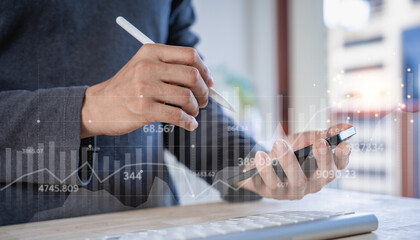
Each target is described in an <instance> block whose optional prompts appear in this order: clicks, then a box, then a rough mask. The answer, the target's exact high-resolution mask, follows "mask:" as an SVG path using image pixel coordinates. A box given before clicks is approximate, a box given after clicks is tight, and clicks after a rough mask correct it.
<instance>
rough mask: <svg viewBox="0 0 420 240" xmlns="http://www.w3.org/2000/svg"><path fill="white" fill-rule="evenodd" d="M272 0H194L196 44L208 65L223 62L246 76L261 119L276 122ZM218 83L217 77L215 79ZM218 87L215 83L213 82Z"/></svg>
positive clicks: (274, 23) (275, 64)
mask: <svg viewBox="0 0 420 240" xmlns="http://www.w3.org/2000/svg"><path fill="white" fill-rule="evenodd" d="M275 2H276V1H275V0H229V1H226V0H211V1H205V0H193V4H194V7H195V10H196V15H197V23H196V24H195V25H194V27H193V31H194V32H195V33H197V34H198V35H199V37H200V40H201V41H200V43H199V44H198V46H197V48H198V50H199V51H200V53H201V54H202V55H203V56H204V58H205V61H206V63H207V64H208V66H209V67H210V68H211V69H214V68H215V67H218V66H220V65H224V66H225V67H227V68H228V69H230V70H232V71H234V72H235V73H239V74H242V75H245V76H247V77H249V78H250V79H251V80H252V83H253V86H254V87H255V93H254V94H255V95H256V97H257V98H256V99H257V102H258V107H259V109H260V111H261V114H262V117H263V120H264V121H271V122H275V118H276V106H275V104H276V95H277V55H276V54H277V39H276V34H277V33H276V15H275V14H276V8H275V6H276V5H275V4H276V3H275ZM216 83H217V79H216ZM216 87H217V84H216Z"/></svg>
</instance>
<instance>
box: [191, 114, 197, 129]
mask: <svg viewBox="0 0 420 240" xmlns="http://www.w3.org/2000/svg"><path fill="white" fill-rule="evenodd" d="M191 118H192V120H191V121H192V126H193V129H196V128H197V127H198V122H197V120H196V119H195V118H194V117H191Z"/></svg>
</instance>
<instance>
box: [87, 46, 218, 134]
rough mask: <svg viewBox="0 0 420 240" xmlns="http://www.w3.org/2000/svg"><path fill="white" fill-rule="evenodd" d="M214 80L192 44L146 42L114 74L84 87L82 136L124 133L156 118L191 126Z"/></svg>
mask: <svg viewBox="0 0 420 240" xmlns="http://www.w3.org/2000/svg"><path fill="white" fill-rule="evenodd" d="M212 85H213V79H212V77H211V74H210V72H209V70H208V68H207V67H206V66H205V65H204V63H203V62H202V60H201V58H200V56H199V55H198V54H197V52H196V51H195V50H194V49H193V48H187V47H174V46H166V45H160V44H146V45H143V46H142V47H141V48H140V50H139V51H138V52H137V53H136V55H134V57H133V58H132V59H131V60H130V61H129V62H128V63H127V64H126V65H125V66H124V67H123V68H122V69H121V70H120V71H119V72H118V73H117V74H115V76H114V77H112V78H111V79H109V80H107V81H105V82H102V83H99V84H97V85H94V86H92V87H89V88H88V89H87V90H86V93H85V98H84V103H83V107H82V111H81V138H85V137H89V136H95V135H122V134H126V133H129V132H131V131H133V130H136V129H138V128H140V127H142V126H144V125H147V124H149V123H152V122H165V123H171V124H174V125H177V126H179V127H182V128H185V129H187V130H190V131H192V130H194V129H196V128H197V126H198V123H197V121H196V120H195V118H194V117H196V116H197V115H198V112H199V108H203V107H205V106H206V105H207V103H208V93H209V87H211V86H212ZM165 103H168V104H171V105H175V106H179V107H180V108H178V107H174V106H170V105H166V104H165Z"/></svg>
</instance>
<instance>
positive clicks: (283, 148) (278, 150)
mask: <svg viewBox="0 0 420 240" xmlns="http://www.w3.org/2000/svg"><path fill="white" fill-rule="evenodd" d="M289 149H290V146H289V144H287V142H286V141H284V140H283V139H280V140H278V141H276V143H275V146H274V149H273V152H274V156H273V157H275V158H278V157H281V156H283V154H285V153H286V152H288V151H289Z"/></svg>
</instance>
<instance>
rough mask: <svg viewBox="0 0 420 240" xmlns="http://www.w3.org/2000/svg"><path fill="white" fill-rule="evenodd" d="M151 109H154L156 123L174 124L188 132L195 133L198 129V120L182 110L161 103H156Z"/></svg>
mask: <svg viewBox="0 0 420 240" xmlns="http://www.w3.org/2000/svg"><path fill="white" fill-rule="evenodd" d="M151 107H152V109H154V111H153V113H152V118H153V120H154V122H164V123H170V124H174V125H176V126H178V127H181V128H184V129H186V130H188V131H193V130H195V129H196V128H197V127H198V123H197V120H195V118H194V117H192V116H190V115H188V114H187V113H185V112H184V111H183V110H182V109H180V108H177V107H172V106H168V105H165V104H161V103H154V104H153V106H151Z"/></svg>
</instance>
